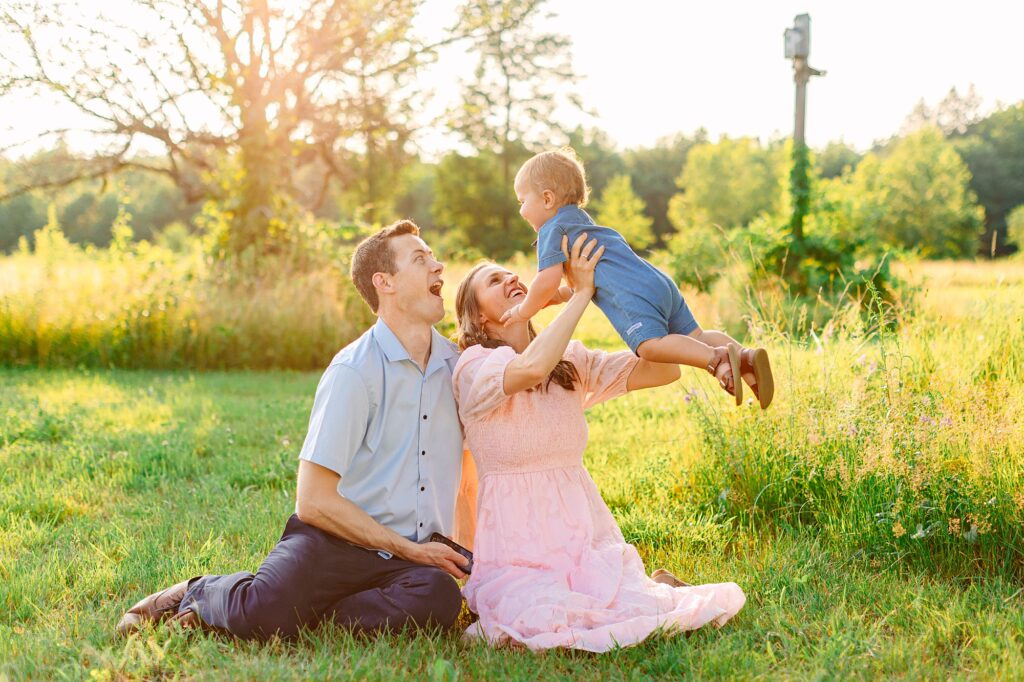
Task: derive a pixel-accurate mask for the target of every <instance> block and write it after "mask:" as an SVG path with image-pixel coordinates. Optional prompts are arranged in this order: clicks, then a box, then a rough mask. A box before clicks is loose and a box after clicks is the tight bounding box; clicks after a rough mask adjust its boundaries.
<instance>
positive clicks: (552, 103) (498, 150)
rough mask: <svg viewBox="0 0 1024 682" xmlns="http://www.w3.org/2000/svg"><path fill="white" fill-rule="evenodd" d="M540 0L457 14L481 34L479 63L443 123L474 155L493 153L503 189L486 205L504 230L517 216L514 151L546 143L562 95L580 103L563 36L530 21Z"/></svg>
mask: <svg viewBox="0 0 1024 682" xmlns="http://www.w3.org/2000/svg"><path fill="white" fill-rule="evenodd" d="M544 3H545V0H471V2H469V3H468V5H467V6H466V8H465V10H464V14H463V21H464V23H465V25H466V26H467V27H471V28H472V29H475V30H478V31H479V32H480V34H481V36H482V37H481V38H480V39H479V40H478V41H477V42H476V44H475V49H476V52H477V54H478V55H479V63H478V65H477V68H476V72H475V74H474V77H473V79H472V80H471V81H470V82H468V83H465V84H464V89H465V94H464V95H463V103H462V105H461V106H460V107H459V108H457V109H455V110H453V111H451V112H450V119H451V121H450V125H451V127H452V129H453V130H455V131H456V132H458V133H459V134H460V135H461V136H462V137H463V139H464V140H465V141H466V142H468V143H469V144H470V145H471V146H472V147H473V148H474V149H476V150H478V151H479V152H480V153H481V154H483V153H485V152H487V153H491V154H495V155H497V158H498V162H499V169H500V173H499V175H498V176H497V177H496V180H497V181H498V182H499V183H500V184H501V187H502V189H503V193H501V192H495V193H494V194H495V196H496V197H499V198H500V200H499V201H497V202H495V203H493V204H492V205H491V206H490V210H491V211H492V212H497V213H498V219H499V222H498V224H499V225H500V227H501V229H502V230H503V231H504V232H506V233H507V232H508V231H509V229H510V228H511V226H512V225H513V223H514V221H515V220H518V216H516V201H515V193H514V192H513V189H512V181H513V178H514V174H515V170H516V167H517V165H518V163H519V162H520V158H521V156H522V154H521V152H520V150H521V149H523V148H525V147H526V146H528V145H533V144H536V143H538V142H546V141H547V138H548V137H550V135H551V132H552V131H553V130H554V125H553V121H554V115H555V111H556V108H557V107H558V105H559V104H560V103H561V102H562V101H563V100H568V103H569V104H571V105H573V106H579V100H578V98H577V97H576V96H575V95H574V94H572V93H571V92H568V91H567V87H568V86H570V85H571V84H572V83H573V82H574V81H575V75H574V74H573V71H572V65H571V60H570V53H569V46H570V42H569V39H568V38H566V37H564V36H562V35H559V34H555V33H543V32H542V31H540V30H539V29H538V28H537V26H536V21H537V19H538V18H539V17H540V15H541V9H542V7H543V5H544ZM488 163H489V162H488V161H486V160H484V161H483V164H482V165H487V164H488Z"/></svg>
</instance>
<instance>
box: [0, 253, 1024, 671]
mask: <svg viewBox="0 0 1024 682" xmlns="http://www.w3.org/2000/svg"><path fill="white" fill-rule="evenodd" d="M972 268H973V269H972ZM1019 274H1020V273H1019V272H1018V273H1017V275H1016V277H1017V278H1016V279H1012V278H1011V279H1010V280H1009V281H1007V280H1006V278H1005V277H1004V278H1002V279H999V277H998V273H996V272H995V271H994V270H991V269H989V270H984V269H982V270H978V269H977V268H974V266H971V268H967V269H965V270H960V269H956V268H954V267H953V266H949V269H948V270H941V271H940V270H935V271H933V272H931V273H930V275H929V276H930V278H931V279H930V280H929V281H930V282H931V284H930V285H929V286H930V287H931V288H929V289H927V290H926V293H925V294H924V295H923V296H922V299H921V300H922V303H921V305H920V309H919V311H918V312H917V313H915V315H914V316H913V319H908V320H907V321H906V323H905V325H904V327H903V329H902V330H901V331H900V332H894V333H893V335H892V336H889V337H886V336H884V335H878V336H871V335H864V336H857V335H856V334H848V333H846V332H841V331H836V332H835V333H834V334H832V335H829V334H824V333H823V334H819V335H818V337H817V339H816V340H815V341H808V342H806V343H793V344H791V345H789V346H785V347H781V346H779V345H776V346H775V348H774V350H775V357H776V366H777V370H778V372H779V375H780V397H779V401H778V403H777V404H776V405H774V406H773V407H772V409H771V410H770V411H769V412H768V413H765V414H761V413H759V412H758V411H757V410H755V409H753V408H750V407H746V406H745V407H743V408H739V409H737V408H732V407H730V406H729V403H728V402H727V401H726V400H725V399H724V398H723V397H721V396H720V395H718V394H717V393H716V392H715V391H714V388H713V386H712V385H711V383H710V382H709V381H708V379H707V378H706V376H702V375H699V374H697V373H694V372H684V376H683V379H682V380H681V381H680V382H679V383H677V384H675V385H673V386H670V387H666V388H663V389H658V390H654V391H648V392H644V393H637V394H632V395H629V396H626V397H625V398H622V399H620V400H618V401H614V402H611V403H608V404H605V405H602V406H600V407H598V408H596V409H594V410H593V411H592V412H591V413H590V423H591V446H590V448H589V450H588V454H587V463H588V466H589V467H590V469H591V471H592V473H593V475H594V478H595V480H596V481H597V483H598V486H599V487H600V488H601V490H602V493H603V494H604V496H605V499H606V500H607V502H608V504H609V506H610V507H611V508H612V510H613V512H614V513H615V515H616V517H617V518H618V519H619V522H620V524H621V526H622V528H623V531H624V533H625V534H626V536H627V538H629V539H631V540H632V541H633V542H635V543H636V544H637V545H638V546H639V547H640V549H641V554H642V555H643V556H644V559H645V561H646V562H647V564H648V567H649V568H651V569H653V568H654V567H657V566H665V567H668V568H670V569H672V570H673V571H675V572H677V573H678V574H680V575H682V576H685V577H686V578H687V579H688V580H689V581H690V582H713V581H714V582H717V581H723V580H733V581H736V582H737V583H739V584H740V585H741V586H742V587H743V588H744V590H745V591H746V592H747V595H748V602H747V605H746V607H745V608H744V610H743V611H741V612H740V614H739V615H738V616H737V618H736V619H734V620H733V621H732V622H731V623H729V624H728V625H727V626H726V627H724V628H722V629H721V630H712V629H706V630H702V631H699V632H696V633H694V634H693V635H692V636H689V637H683V636H676V637H660V638H656V639H654V640H652V641H649V642H647V643H645V644H643V645H641V646H638V647H635V648H632V649H626V650H621V651H616V652H612V653H609V654H606V655H602V656H593V655H588V654H572V653H565V652H550V653H547V654H542V655H536V654H531V653H528V652H524V651H517V650H490V649H488V648H486V647H483V646H480V645H477V644H465V643H463V642H462V641H460V639H459V637H458V634H457V633H456V634H440V633H433V634H409V635H405V636H399V637H394V636H382V637H379V638H374V639H360V638H353V637H351V636H349V635H347V634H346V633H344V632H342V631H339V630H337V629H335V628H332V627H330V626H326V627H323V628H320V629H318V630H315V631H311V632H308V633H306V634H305V635H304V636H303V637H302V638H301V639H300V640H299V641H297V642H293V643H286V642H280V641H274V642H271V643H267V644H246V643H239V642H234V641H230V640H227V639H223V638H218V637H214V636H207V635H202V634H192V633H184V632H177V631H171V630H167V629H156V630H152V631H146V632H143V633H141V635H139V636H135V637H132V638H131V639H129V640H127V641H121V640H117V639H115V638H114V636H113V627H114V624H115V623H116V622H117V620H118V618H119V617H120V615H121V613H122V612H123V611H124V610H125V609H126V608H128V607H129V606H130V605H131V604H132V603H134V601H135V600H137V599H138V598H140V597H141V596H143V595H145V594H147V593H149V592H151V591H154V590H156V589H159V588H161V587H164V586H166V585H168V584H170V583H172V582H176V581H178V580H181V579H183V578H185V577H188V576H191V575H196V574H200V573H213V572H231V571H236V570H240V569H245V568H248V569H255V567H256V566H257V565H258V563H259V561H260V560H261V559H262V557H263V556H264V555H265V553H266V552H267V551H268V550H269V549H270V547H271V546H272V545H273V543H274V542H275V541H276V539H277V538H278V537H279V535H280V532H281V529H282V527H283V524H284V521H285V519H286V518H287V516H288V514H289V513H290V511H291V509H292V506H293V504H294V497H293V495H294V480H295V468H296V464H295V458H296V455H297V453H298V449H299V447H300V445H301V442H302V438H303V436H304V433H305V427H306V420H307V418H308V411H309V408H310V405H311V402H312V397H313V391H314V389H315V386H316V381H317V378H318V375H317V374H316V373H281V372H274V373H234V374H218V373H188V372H121V371H99V370H59V371H56V370H51V371H41V370H32V369H17V370H15V369H7V370H0V606H2V613H0V678H10V679H62V678H72V679H80V678H88V679H121V678H157V677H160V678H162V677H182V678H197V679H205V678H208V679H254V678H272V679H277V678H296V679H307V678H319V679H336V678H359V679H364V678H365V679H394V678H396V677H397V678H401V677H406V678H412V679H448V680H451V679H455V678H456V677H458V678H459V679H489V678H498V677H512V678H529V679H557V678H566V677H572V678H579V679H596V678H608V679H633V678H640V679H643V678H659V677H666V676H672V677H683V678H686V677H693V678H708V679H753V678H825V679H846V678H851V677H853V678H864V679H868V678H878V677H882V676H885V677H903V678H912V679H918V678H930V679H950V678H953V679H962V678H973V679H991V678H1004V679H1012V678H1022V677H1024V635H1022V633H1024V608H1022V606H1024V591H1022V583H1021V580H1020V576H1021V566H1022V563H1021V559H1020V556H1021V554H1020V544H1019V538H1020V537H1021V536H1020V534H1019V533H1020V531H1019V527H1020V523H1021V519H1022V511H1021V509H1020V508H1019V507H1018V506H1017V505H1018V504H1022V505H1024V496H1022V495H1021V486H1020V481H1022V480H1024V446H1022V445H1021V443H1022V442H1024V389H1022V386H1021V379H1022V378H1024V362H1022V358H1024V350H1022V348H1021V347H1020V346H1021V344H1020V339H1021V337H1022V336H1024V332H1022V331H1021V330H1022V328H1024V277H1019ZM450 281H454V279H452V278H450ZM450 288H454V287H450ZM580 335H581V337H582V338H584V339H588V340H589V341H591V342H596V343H598V344H600V345H606V346H608V347H616V344H615V342H614V339H612V338H608V336H607V329H606V328H605V326H604V321H603V320H601V319H600V318H599V317H598V316H596V315H590V314H588V317H587V319H586V320H585V321H584V324H583V325H582V327H581V330H580ZM772 343H775V344H781V343H782V342H781V341H779V340H775V341H772ZM897 360H899V362H897ZM326 361H327V358H325V362H326ZM872 363H874V364H872ZM890 425H892V426H891V427H890ZM886 453H887V454H886ZM887 458H888V459H887ZM908 462H909V464H908ZM844 472H845V473H844ZM1018 501H1022V502H1018ZM953 518H956V519H957V523H956V526H955V528H954V524H953V523H952V519H953ZM936 519H937V520H936ZM897 523H899V525H898V528H897ZM919 524H920V525H919ZM972 524H973V525H974V526H976V528H975V530H974V532H973V534H972V532H971V525H972ZM915 530H916V532H915ZM900 531H902V532H900Z"/></svg>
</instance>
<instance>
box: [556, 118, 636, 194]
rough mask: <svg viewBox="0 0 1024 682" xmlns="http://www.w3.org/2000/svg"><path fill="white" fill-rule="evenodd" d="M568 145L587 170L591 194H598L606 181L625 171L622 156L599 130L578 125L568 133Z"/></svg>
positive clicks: (606, 183)
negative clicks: (586, 128)
mask: <svg viewBox="0 0 1024 682" xmlns="http://www.w3.org/2000/svg"><path fill="white" fill-rule="evenodd" d="M569 146H570V147H572V148H573V150H575V152H576V154H577V156H579V157H580V159H582V161H583V165H584V167H585V168H586V170H587V185H589V186H590V193H591V196H593V195H597V194H600V193H601V192H603V191H604V189H605V187H606V186H607V185H608V181H609V180H611V179H612V178H613V177H615V176H617V175H621V174H623V173H625V172H626V164H625V161H623V159H622V156H620V155H619V154H618V152H616V151H615V147H614V145H613V143H612V141H611V140H610V139H608V136H607V135H606V134H605V133H603V132H601V131H600V130H596V129H593V130H585V129H583V128H582V127H578V128H576V129H575V130H573V131H572V132H570V133H569Z"/></svg>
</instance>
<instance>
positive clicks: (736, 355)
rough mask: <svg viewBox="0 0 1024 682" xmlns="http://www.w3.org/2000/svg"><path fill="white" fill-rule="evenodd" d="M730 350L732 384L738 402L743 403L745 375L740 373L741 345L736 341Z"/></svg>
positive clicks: (731, 344) (738, 403)
mask: <svg viewBox="0 0 1024 682" xmlns="http://www.w3.org/2000/svg"><path fill="white" fill-rule="evenodd" d="M728 350H729V364H730V365H731V366H732V386H733V391H734V395H735V396H736V404H737V405H742V404H743V377H742V376H741V375H740V347H739V346H737V345H736V344H735V343H730V344H729V346H728Z"/></svg>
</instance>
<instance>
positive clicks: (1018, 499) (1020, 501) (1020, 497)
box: [1013, 492, 1024, 512]
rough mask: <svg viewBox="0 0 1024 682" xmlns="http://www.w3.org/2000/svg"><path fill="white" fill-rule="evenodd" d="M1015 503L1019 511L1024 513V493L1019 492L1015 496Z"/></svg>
mask: <svg viewBox="0 0 1024 682" xmlns="http://www.w3.org/2000/svg"><path fill="white" fill-rule="evenodd" d="M1013 503H1014V504H1015V505H1017V510H1018V511H1022V512H1024V492H1018V493H1017V494H1016V495H1014V496H1013Z"/></svg>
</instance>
